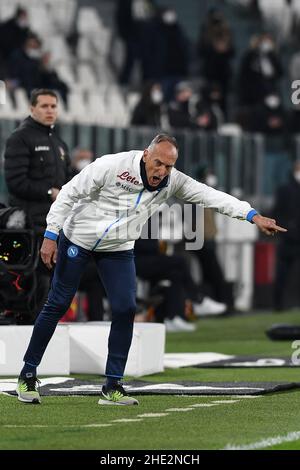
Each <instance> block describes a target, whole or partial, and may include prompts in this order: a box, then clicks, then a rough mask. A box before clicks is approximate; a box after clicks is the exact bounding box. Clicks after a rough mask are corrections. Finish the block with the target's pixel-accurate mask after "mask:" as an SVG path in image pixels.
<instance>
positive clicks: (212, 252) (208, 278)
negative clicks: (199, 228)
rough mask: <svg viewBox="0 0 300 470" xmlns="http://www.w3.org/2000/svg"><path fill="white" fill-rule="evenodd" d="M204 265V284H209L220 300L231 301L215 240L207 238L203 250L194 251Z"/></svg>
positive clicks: (214, 294)
mask: <svg viewBox="0 0 300 470" xmlns="http://www.w3.org/2000/svg"><path fill="white" fill-rule="evenodd" d="M192 253H193V254H194V255H195V256H196V257H197V259H198V261H199V263H200V265H201V267H202V275H203V281H202V282H203V284H208V285H209V288H210V289H209V290H210V292H209V294H210V295H211V297H213V298H214V299H215V300H217V301H218V302H225V303H226V304H229V303H230V298H229V297H230V296H229V293H228V289H227V284H226V281H225V279H224V275H223V271H222V268H221V266H220V263H219V260H218V258H217V253H216V243H215V241H214V240H206V241H205V243H204V246H203V247H202V248H201V250H196V251H193V252H192Z"/></svg>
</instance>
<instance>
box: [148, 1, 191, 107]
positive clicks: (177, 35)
mask: <svg viewBox="0 0 300 470" xmlns="http://www.w3.org/2000/svg"><path fill="white" fill-rule="evenodd" d="M188 50H189V44H188V41H187V38H186V37H185V35H184V33H183V30H182V28H181V26H180V24H179V23H178V17H177V13H176V11H175V10H174V9H173V8H171V7H167V8H163V9H162V10H161V12H160V14H159V15H158V31H157V58H156V61H155V66H156V71H157V74H158V78H159V79H160V81H161V83H162V86H163V90H164V95H165V100H166V102H169V101H171V100H172V99H173V98H174V87H175V85H176V83H178V82H180V81H182V80H184V79H186V77H187V75H188V64H189V54H188Z"/></svg>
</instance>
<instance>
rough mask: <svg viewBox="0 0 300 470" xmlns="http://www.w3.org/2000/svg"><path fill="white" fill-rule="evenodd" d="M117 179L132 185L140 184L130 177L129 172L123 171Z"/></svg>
mask: <svg viewBox="0 0 300 470" xmlns="http://www.w3.org/2000/svg"><path fill="white" fill-rule="evenodd" d="M117 178H120V179H121V180H123V181H128V183H132V184H134V185H136V186H137V185H138V184H141V183H140V182H139V181H138V180H137V179H136V178H135V177H134V176H131V175H130V173H129V171H123V173H121V174H120V175H117Z"/></svg>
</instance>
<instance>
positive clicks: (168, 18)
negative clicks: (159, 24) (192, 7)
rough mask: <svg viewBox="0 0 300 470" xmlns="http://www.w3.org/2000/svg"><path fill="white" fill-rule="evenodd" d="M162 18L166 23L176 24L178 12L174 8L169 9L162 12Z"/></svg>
mask: <svg viewBox="0 0 300 470" xmlns="http://www.w3.org/2000/svg"><path fill="white" fill-rule="evenodd" d="M162 20H163V22H164V23H166V24H174V23H176V21H177V14H176V12H175V11H174V10H167V11H165V12H164V13H163V14H162Z"/></svg>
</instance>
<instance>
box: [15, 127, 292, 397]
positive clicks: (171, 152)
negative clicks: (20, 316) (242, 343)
mask: <svg viewBox="0 0 300 470" xmlns="http://www.w3.org/2000/svg"><path fill="white" fill-rule="evenodd" d="M177 157H178V146H177V143H176V140H175V139H174V138H173V137H171V136H169V135H166V134H159V135H157V136H156V137H155V138H154V139H153V140H152V142H151V143H150V145H149V147H148V148H147V149H145V150H144V151H137V150H132V151H130V152H122V153H118V154H115V155H105V156H103V157H102V158H98V159H97V160H95V161H94V162H93V163H91V164H89V165H88V166H87V167H86V168H84V169H83V170H82V171H81V172H80V173H79V174H78V175H76V176H75V177H74V178H73V179H72V180H71V181H69V183H67V184H66V185H64V186H63V187H62V189H61V191H60V193H59V195H58V197H57V199H56V201H55V202H54V203H53V204H52V206H51V208H50V211H49V213H48V216H47V229H46V232H45V235H44V242H43V244H42V247H41V257H42V260H43V262H44V263H45V265H46V266H47V267H48V268H49V269H50V268H51V267H52V266H53V264H56V267H55V271H54V276H53V281H52V285H51V289H50V292H49V296H48V300H47V302H46V303H45V305H44V307H43V309H42V311H41V312H40V314H39V316H38V318H37V320H36V322H35V326H34V330H33V333H32V337H31V340H30V343H29V346H28V349H27V351H26V354H25V356H24V363H25V364H24V367H23V369H22V371H21V373H20V376H19V380H18V386H17V393H18V399H19V400H20V401H23V402H26V403H40V402H41V399H40V395H39V391H38V379H37V376H36V369H37V366H38V365H39V364H40V361H41V359H42V357H43V354H44V352H45V349H46V347H47V345H48V342H49V341H50V339H51V337H52V335H53V333H54V331H55V328H56V325H57V322H58V321H59V319H60V318H61V317H62V316H63V315H64V313H65V312H66V310H67V309H68V308H69V305H70V303H71V301H72V299H73V297H74V294H75V292H76V290H77V287H78V284H79V280H80V277H81V274H82V272H83V270H84V268H85V266H86V263H87V261H88V260H89V259H90V257H93V258H94V259H95V261H96V264H97V269H98V273H99V275H100V277H101V279H102V282H103V285H104V287H105V289H106V292H107V296H108V299H109V301H110V304H111V310H112V323H111V329H110V335H109V341H108V358H107V364H106V371H105V375H106V384H105V385H104V386H103V389H102V397H101V399H100V400H99V403H100V404H118V405H136V404H138V401H137V400H136V399H134V398H132V397H130V396H128V395H127V394H126V392H125V390H124V388H123V387H122V385H121V384H120V380H121V379H122V377H123V374H124V370H125V365H126V361H127V356H128V351H129V348H130V344H131V340H132V331H133V321H134V314H135V290H136V278H135V266H134V254H133V248H134V241H135V240H136V239H138V238H139V236H140V234H141V230H142V226H143V224H144V223H145V222H146V220H147V219H148V218H149V217H150V216H151V215H152V214H153V213H154V212H155V211H156V210H157V209H158V207H159V205H161V204H162V203H163V202H165V201H166V200H167V199H168V198H169V197H171V196H176V197H177V198H179V199H182V200H184V201H187V202H193V203H196V204H201V205H203V206H204V207H211V208H213V209H216V210H218V211H219V212H221V213H223V214H226V215H228V216H231V217H236V218H239V219H243V220H248V221H249V222H252V223H255V224H256V225H257V226H258V227H259V228H260V229H261V230H262V231H263V232H264V233H266V234H268V235H272V234H274V233H276V232H278V231H279V232H285V231H286V230H285V229H284V228H282V227H279V226H277V225H276V221H275V220H273V219H269V218H266V217H263V216H261V215H259V214H258V213H257V212H256V210H255V209H253V208H251V206H250V205H249V204H248V202H245V201H239V200H238V199H236V198H234V197H233V196H230V195H228V194H226V193H223V192H221V191H217V190H215V189H213V188H211V187H209V186H206V185H205V184H203V183H199V182H197V181H195V180H194V179H192V178H190V177H189V176H187V175H185V174H184V173H181V172H180V171H178V170H176V169H175V168H174V166H175V163H176V160H177ZM58 235H59V245H58V249H57V238H58Z"/></svg>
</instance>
